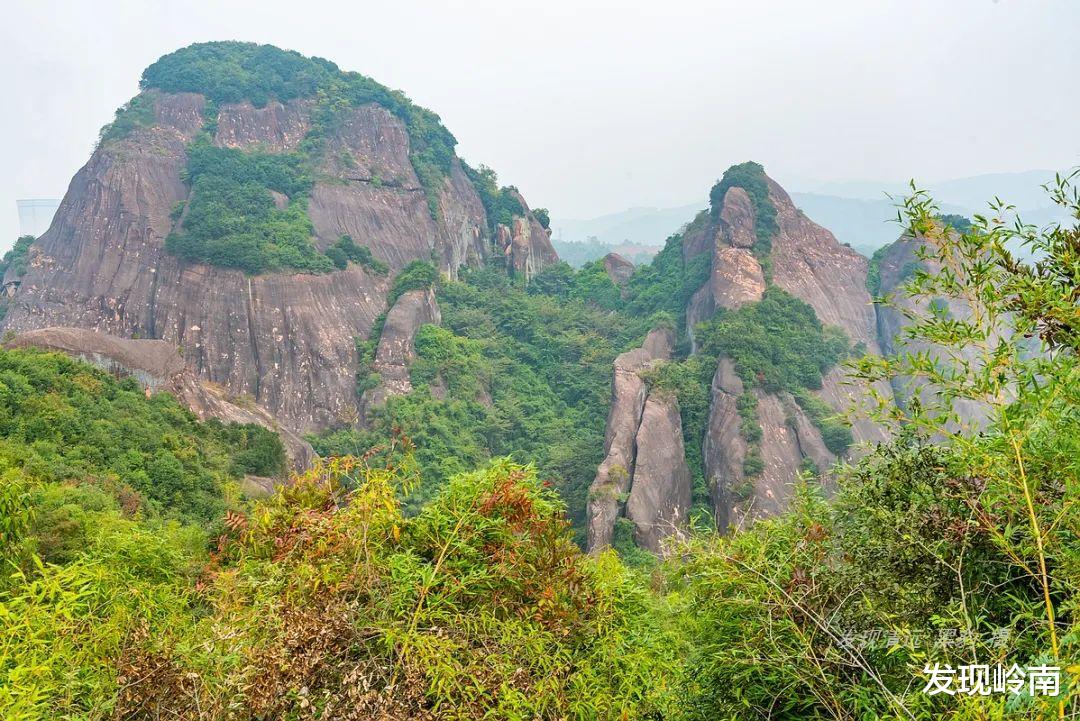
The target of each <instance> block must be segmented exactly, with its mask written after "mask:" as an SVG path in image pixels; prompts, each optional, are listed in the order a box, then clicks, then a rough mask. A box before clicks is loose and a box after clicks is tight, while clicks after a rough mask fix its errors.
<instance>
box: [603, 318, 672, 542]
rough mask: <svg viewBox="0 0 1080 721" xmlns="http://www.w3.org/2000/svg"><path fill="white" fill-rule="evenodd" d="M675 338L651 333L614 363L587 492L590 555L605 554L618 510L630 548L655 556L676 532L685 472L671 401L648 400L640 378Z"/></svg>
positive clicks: (663, 398)
mask: <svg viewBox="0 0 1080 721" xmlns="http://www.w3.org/2000/svg"><path fill="white" fill-rule="evenodd" d="M674 347H675V334H674V332H673V331H671V330H670V329H666V328H658V329H655V330H653V331H652V332H650V333H649V335H648V336H647V337H646V338H645V342H644V343H643V344H642V346H641V347H640V348H635V349H634V350H631V351H627V352H626V353H623V354H622V355H620V356H619V357H618V358H616V359H615V364H614V374H613V379H612V397H611V409H610V410H609V411H608V422H607V432H606V437H605V439H604V451H605V458H604V460H603V462H602V463H601V464H600V467H599V469H598V470H597V473H596V479H595V480H594V481H593V484H592V486H591V487H590V489H589V502H588V509H587V512H586V523H587V529H586V530H587V534H588V548H589V550H590V552H595V551H599V550H602V549H603V548H605V547H607V546H610V545H611V541H612V536H613V535H614V529H615V521H616V520H617V519H618V517H619V515H620V513H621V512H622V511H623V510H624V509H623V504H624V502H625V513H626V517H627V518H629V519H630V520H631V521H632V522H633V524H634V538H635V540H636V541H637V543H638V544H639V545H641V546H643V547H645V548H648V549H650V550H652V551H660V550H661V544H662V541H663V539H664V538H665V537H667V536H668V535H670V534H671V533H673V532H674V531H675V530H676V529H677V528H679V527H680V526H682V525H684V524H685V522H686V518H687V516H688V514H689V510H690V491H691V488H690V485H691V480H690V471H689V469H688V467H687V465H686V460H685V454H684V449H683V441H682V422H681V419H680V417H679V407H678V403H677V402H676V400H675V399H674V398H672V397H668V396H665V395H662V394H656V395H649V394H648V390H647V388H646V386H645V381H644V380H642V378H641V375H640V372H641V371H642V370H644V369H645V368H647V367H649V366H650V365H652V364H653V363H655V362H657V361H661V360H669V359H670V358H671V354H672V351H673V349H674Z"/></svg>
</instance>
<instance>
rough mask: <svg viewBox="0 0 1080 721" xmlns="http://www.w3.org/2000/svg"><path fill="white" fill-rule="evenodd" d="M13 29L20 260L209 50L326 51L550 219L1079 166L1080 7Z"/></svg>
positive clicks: (720, 2)
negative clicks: (716, 191) (115, 130)
mask: <svg viewBox="0 0 1080 721" xmlns="http://www.w3.org/2000/svg"><path fill="white" fill-rule="evenodd" d="M3 18H4V22H3V24H2V25H0V67H2V68H3V73H4V77H5V79H6V81H7V82H6V83H5V85H6V86H7V92H6V93H5V96H6V98H7V100H6V102H5V105H6V106H7V107H6V109H5V112H3V113H2V115H0V151H2V152H0V157H2V158H3V166H2V169H0V249H3V248H5V247H6V246H7V245H9V244H10V241H11V240H12V239H13V238H14V237H15V235H16V234H17V231H18V223H17V215H16V211H15V199H16V198H29V197H60V196H62V195H63V193H64V191H65V190H66V188H67V184H68V181H69V180H70V178H71V176H72V174H73V173H74V172H75V171H76V170H77V169H78V168H79V167H80V166H81V165H82V164H83V163H85V162H86V160H87V158H88V156H89V154H90V151H91V149H92V147H93V144H94V141H95V139H96V137H97V133H98V130H99V129H100V127H101V126H102V125H104V124H105V123H107V122H108V121H109V120H110V119H111V117H112V113H113V111H114V110H115V108H116V107H117V106H119V105H120V104H121V103H123V102H125V101H126V100H127V99H128V98H130V97H131V96H132V95H133V94H134V93H135V92H136V85H137V82H138V79H139V75H140V73H141V72H142V69H143V68H144V67H146V66H147V65H148V64H149V63H151V62H153V61H154V60H155V59H156V58H158V57H159V56H161V55H163V54H165V53H167V52H169V51H171V50H173V49H176V48H178V47H181V46H184V45H187V44H189V43H192V42H197V41H205V40H225V39H237V40H252V41H258V42H263V43H272V44H275V45H279V46H281V47H284V48H290V49H294V50H298V51H300V52H302V53H304V54H307V55H320V56H323V57H326V58H329V59H331V60H333V61H335V62H336V63H337V64H338V65H339V66H341V67H342V68H344V69H347V70H357V71H360V72H362V73H365V74H367V75H370V76H372V77H374V78H375V79H377V80H379V81H380V82H382V83H384V84H386V85H389V86H391V87H395V88H400V89H402V90H404V91H405V92H406V93H408V94H409V95H410V96H411V97H412V98H413V99H414V100H415V101H417V102H418V103H420V104H422V105H424V106H427V107H429V108H431V109H433V110H435V111H436V112H438V113H439V114H440V115H441V116H442V118H443V121H444V122H445V124H446V126H447V127H448V128H450V130H451V131H452V132H453V133H454V134H455V135H456V136H457V138H458V141H459V146H458V152H459V154H460V155H461V156H462V157H464V158H466V159H467V160H469V161H470V162H472V163H473V164H478V163H484V164H487V165H489V166H491V167H493V168H495V169H496V170H497V171H498V173H499V176H500V179H501V180H502V181H503V182H504V183H508V184H515V185H517V186H518V187H519V188H520V189H521V190H522V192H523V193H524V194H525V197H526V199H527V200H528V201H529V202H530V204H532V205H534V206H547V207H549V208H550V209H551V211H552V215H553V216H555V217H556V218H558V217H559V216H561V217H590V216H594V215H599V214H601V213H605V212H610V211H615V210H620V209H623V208H626V207H629V206H633V205H655V206H669V205H679V204H683V203H688V202H693V201H694V200H696V199H699V198H701V199H704V197H705V195H706V193H707V191H708V188H709V186H710V184H711V183H712V182H713V181H714V180H715V179H716V178H717V177H718V176H719V175H720V173H722V172H723V170H724V169H725V168H726V167H727V166H729V165H730V164H732V163H735V162H741V161H743V160H747V159H754V160H758V161H760V162H762V163H763V164H764V165H765V167H766V170H767V171H768V172H769V173H770V174H771V175H773V176H774V177H777V178H778V179H779V180H781V182H787V183H789V184H792V185H795V186H798V185H799V184H800V183H803V182H805V181H806V180H807V179H821V180H841V179H863V178H865V179H878V178H882V179H904V178H908V177H913V176H914V177H917V178H921V179H926V180H933V179H942V178H949V177H959V176H966V175H975V174H980V173H987V172H997V171H1018V170H1025V169H1030V168H1042V167H1050V168H1063V167H1069V166H1072V165H1077V164H1080V133H1078V132H1077V118H1078V117H1080V93H1077V92H1075V90H1076V78H1077V77H1080V43H1077V32H1078V31H1080V2H1077V0H997V1H996V2H995V1H994V0H947V1H944V0H844V1H841V0H834V1H830V0H817V1H816V2H806V1H805V0H790V1H786V2H780V1H778V0H777V1H772V2H765V1H763V0H754V1H751V0H737V1H735V2H728V1H727V0H712V1H711V2H704V1H702V2H688V1H680V0H664V1H662V2H661V1H654V2H648V3H634V2H629V1H626V0H624V1H622V2H591V1H586V0H566V1H564V0H545V1H544V2H540V3H519V2H514V1H513V0H497V1H495V2H488V1H487V0H484V1H477V0H472V1H470V2H441V3H434V2H424V1H423V0H381V1H380V2H366V1H365V0H351V1H349V2H316V1H314V0H305V1H303V2H297V0H289V1H288V2H277V0H263V1H261V2H221V1H220V0H217V1H215V2H203V1H201V0H185V1H184V2H153V3H150V2H125V1H114V0H97V1H96V2H94V3H89V2H82V3H74V2H71V3H68V2H48V1H46V0H34V1H33V2H26V1H24V0H15V1H14V2H11V1H10V0H9V2H6V3H5V4H4V10H3Z"/></svg>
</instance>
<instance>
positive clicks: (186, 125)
mask: <svg viewBox="0 0 1080 721" xmlns="http://www.w3.org/2000/svg"><path fill="white" fill-rule="evenodd" d="M143 97H144V98H145V99H146V100H147V102H149V103H150V104H152V107H153V113H154V122H153V123H152V124H151V125H148V126H145V127H139V128H136V129H135V130H133V131H131V132H130V133H129V134H127V135H126V136H125V137H123V138H121V139H117V140H108V141H105V142H103V143H102V144H101V145H100V147H98V148H97V149H96V150H95V152H94V153H93V155H92V157H91V158H90V161H89V162H88V163H87V164H86V165H85V166H84V167H83V168H82V169H81V170H80V171H79V172H78V173H77V174H76V175H75V177H74V179H73V180H72V182H71V185H70V187H69V188H68V191H67V193H66V195H65V197H64V200H63V202H62V203H61V205H60V208H59V210H58V212H57V214H56V217H55V219H54V221H53V224H52V227H51V228H50V229H49V230H48V232H46V233H45V234H44V235H43V236H42V237H41V238H39V239H38V240H37V241H36V242H35V243H34V245H33V248H32V249H33V253H32V255H31V258H30V260H31V262H30V264H29V265H30V267H29V268H28V270H27V272H26V275H25V276H24V277H22V278H20V279H19V285H18V288H17V291H15V292H14V294H13V297H12V298H10V300H9V310H8V312H7V315H6V317H5V318H4V319H3V321H2V322H0V325H2V327H3V329H7V330H12V331H15V332H17V333H22V332H25V331H29V330H34V329H38V328H47V327H58V326H62V327H76V328H84V329H88V330H93V331H97V332H100V333H105V334H108V335H112V336H116V337H120V338H155V339H160V340H163V341H165V342H167V343H168V345H169V346H170V347H173V348H175V347H180V348H181V349H182V352H183V356H184V359H185V361H186V363H187V365H188V366H189V367H190V368H191V369H192V370H193V371H194V372H195V373H196V374H197V375H198V376H199V378H201V379H203V380H206V381H209V382H212V383H216V384H219V385H220V386H221V387H223V388H225V389H226V390H227V392H228V393H229V394H230V395H233V396H241V395H248V396H251V397H253V398H254V399H255V400H256V402H257V403H258V404H259V405H260V406H261V407H263V408H265V409H266V410H267V411H268V412H270V413H271V414H272V415H273V416H274V417H275V418H276V419H278V420H279V421H280V422H281V423H282V424H283V425H285V426H287V427H289V428H290V429H292V430H294V431H297V432H301V433H303V432H308V431H315V430H319V429H322V428H326V427H328V426H331V425H334V424H337V423H341V422H344V421H348V420H349V419H352V418H355V417H356V416H357V413H358V408H357V399H356V394H355V375H356V372H357V362H358V359H357V357H356V352H355V350H354V339H355V338H357V337H360V338H365V337H367V335H368V334H369V332H370V331H371V328H372V325H373V323H374V321H375V319H376V318H377V317H378V316H379V314H380V313H382V312H383V310H384V309H385V298H386V294H387V291H388V289H389V287H390V281H391V278H392V277H393V275H394V274H395V273H396V272H397V271H398V270H399V269H401V268H402V267H403V266H404V265H406V264H407V263H409V262H410V261H413V260H417V259H422V260H428V259H432V258H434V259H436V260H437V261H438V264H439V266H440V270H441V271H442V272H443V273H445V274H447V275H449V276H454V275H455V274H456V273H457V270H458V268H459V267H461V266H462V265H479V264H481V263H483V262H484V259H485V258H486V257H488V256H490V255H491V254H493V253H496V252H502V250H503V249H501V248H496V247H494V245H495V244H494V239H492V238H490V237H489V232H488V228H489V224H488V219H487V217H486V214H485V210H484V206H483V204H482V202H481V200H480V197H479V195H478V194H477V191H476V189H475V188H474V187H473V184H472V183H471V182H470V180H469V179H468V177H467V176H466V174H465V172H464V170H463V169H462V166H461V163H460V161H458V160H457V159H456V158H453V159H452V160H451V162H450V166H449V167H450V169H449V172H448V173H446V175H445V177H443V179H442V181H441V186H440V187H439V188H438V191H437V197H436V198H435V199H434V206H435V208H436V210H437V212H435V213H433V212H432V210H431V208H429V203H428V198H427V193H426V191H425V189H424V186H423V184H422V183H421V182H420V179H419V178H418V176H417V173H416V171H415V169H414V167H413V163H412V161H411V158H410V136H409V133H408V130H407V128H406V126H405V123H404V122H403V121H402V120H401V118H400V117H398V116H397V115H395V114H393V113H392V112H390V111H389V110H387V109H386V108H383V107H381V106H380V105H377V104H374V103H371V104H367V105H360V106H357V107H353V108H350V109H348V110H347V111H345V112H344V113H343V117H342V118H341V120H340V122H337V123H335V124H334V126H333V128H332V130H330V131H328V132H327V134H326V135H325V137H324V138H323V139H322V141H321V142H322V144H323V147H324V150H323V152H322V153H321V155H320V157H321V158H322V160H321V165H320V167H319V168H318V172H317V173H316V180H315V182H314V185H313V187H312V189H311V191H310V197H309V198H308V201H307V212H308V215H309V217H310V219H311V222H312V224H313V226H314V242H315V244H316V246H317V247H318V248H319V249H320V250H324V249H326V248H327V247H328V246H330V245H331V244H333V243H335V242H336V241H337V240H338V239H339V238H340V237H341V236H342V235H349V236H350V237H351V238H353V239H354V240H355V242H356V243H358V244H361V245H363V246H366V247H367V248H369V249H370V250H371V253H372V254H373V256H374V257H375V258H376V259H377V260H380V261H382V262H384V263H386V265H387V266H388V267H389V271H390V272H389V275H379V274H376V273H373V272H371V271H369V270H367V269H366V268H365V267H364V266H362V265H359V264H350V265H349V266H348V267H347V268H345V269H343V270H338V271H335V272H331V273H325V274H319V275H311V274H297V273H273V274H265V275H257V276H248V275H245V274H244V273H243V272H242V271H240V270H235V269H229V268H222V267H216V266H210V265H203V264H196V263H190V262H186V261H184V260H182V259H180V258H179V257H177V256H175V255H172V254H171V253H169V252H167V251H166V250H165V242H164V241H165V238H166V236H168V235H169V233H170V232H171V231H172V230H173V228H174V222H177V221H174V218H173V217H172V216H171V214H172V211H173V209H174V208H175V207H178V204H179V203H181V202H182V201H185V200H187V199H188V196H189V193H190V188H189V187H188V186H187V185H186V184H185V182H184V180H183V178H184V176H183V171H184V168H185V165H186V162H187V145H188V143H190V142H191V141H192V140H193V139H194V138H195V136H196V135H197V134H198V133H199V132H200V131H201V130H202V129H203V128H204V127H207V122H208V120H213V118H208V117H207V114H206V111H207V108H208V107H212V106H209V105H208V104H207V102H206V101H205V99H204V98H203V97H202V96H201V95H198V94H194V93H164V92H160V91H157V90H146V91H144V95H143ZM312 122H313V121H312V101H311V100H305V99H296V100H291V101H289V102H287V103H279V102H276V101H270V102H269V103H268V104H267V105H266V106H265V107H263V108H255V107H253V106H252V105H251V103H249V102H243V103H235V104H222V105H220V107H218V108H217V115H216V130H215V132H214V136H213V142H214V143H215V144H216V145H218V146H223V147H235V148H242V149H253V148H258V149H260V150H263V151H270V152H284V151H290V150H295V149H296V148H297V147H298V146H299V144H300V143H301V142H302V141H303V139H304V138H305V136H306V134H307V133H308V131H309V130H310V129H311V127H312ZM279 200H284V199H283V198H282V199H279ZM522 205H523V207H526V208H527V206H524V203H523V204H522ZM179 222H182V219H181V220H180V221H179ZM513 226H514V227H513V228H512V229H510V236H511V237H510V239H509V241H508V243H507V248H508V251H507V256H508V258H509V260H510V264H511V266H512V267H513V268H514V269H515V270H516V271H517V272H520V273H523V274H525V275H527V276H528V275H532V274H534V273H536V272H539V270H540V269H542V268H543V267H544V266H545V265H547V264H549V263H552V262H555V261H556V260H557V256H556V255H555V252H554V250H553V249H552V247H551V244H550V241H549V239H548V235H547V232H546V231H545V230H544V229H543V228H542V227H541V226H540V224H539V222H538V221H537V220H536V219H535V218H534V217H533V216H532V214H531V213H529V212H528V211H527V209H526V211H525V215H524V216H519V217H516V218H514V219H513ZM5 287H6V288H7V287H13V286H12V285H11V284H7V283H5Z"/></svg>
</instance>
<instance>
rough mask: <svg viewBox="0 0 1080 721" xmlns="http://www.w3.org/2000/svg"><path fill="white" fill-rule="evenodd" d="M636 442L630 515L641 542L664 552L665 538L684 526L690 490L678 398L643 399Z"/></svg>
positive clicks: (656, 395)
mask: <svg viewBox="0 0 1080 721" xmlns="http://www.w3.org/2000/svg"><path fill="white" fill-rule="evenodd" d="M635 446H636V454H635V461H634V474H633V478H632V479H631V482H630V496H629V498H628V499H627V501H626V517H627V518H628V519H630V521H631V522H632V523H633V524H634V542H635V543H637V545H639V546H641V547H642V548H647V549H649V550H650V551H653V552H654V553H663V552H664V550H665V549H664V541H665V539H667V538H668V537H669V536H678V535H679V534H680V533H681V532H682V531H683V530H684V529H685V528H686V522H687V520H688V519H689V517H690V496H691V490H692V488H691V486H692V481H691V479H690V468H689V467H688V466H687V465H686V452H685V449H684V448H683V432H682V418H681V416H680V415H679V403H678V401H677V400H676V399H675V397H674V396H671V395H668V394H665V393H659V392H652V393H650V394H649V396H648V398H646V399H645V407H644V408H643V410H642V413H641V425H639V426H638V432H637V438H636V442H635Z"/></svg>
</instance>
